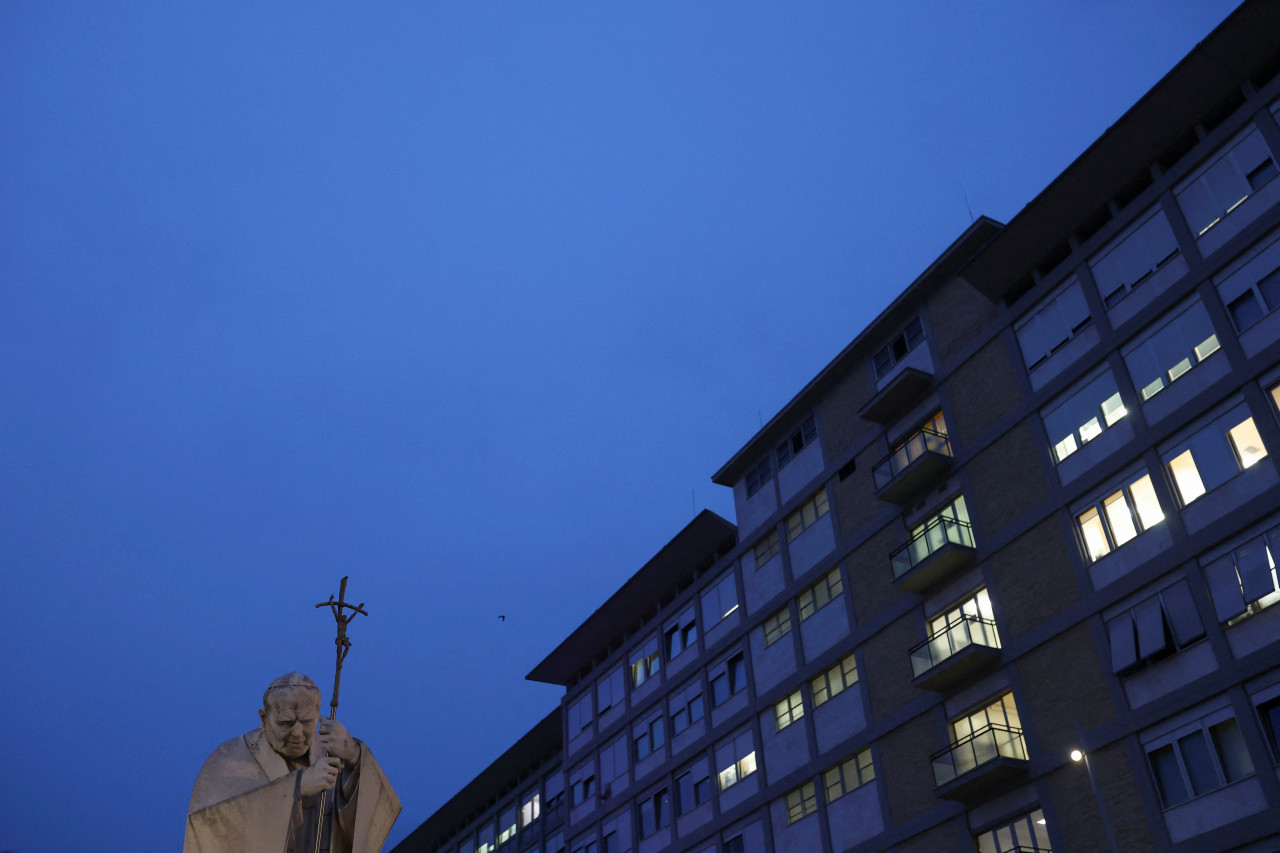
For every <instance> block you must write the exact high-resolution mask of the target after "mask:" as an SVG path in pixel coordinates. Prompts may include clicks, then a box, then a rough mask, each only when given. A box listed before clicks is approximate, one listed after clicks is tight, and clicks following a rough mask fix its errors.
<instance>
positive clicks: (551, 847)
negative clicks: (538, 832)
mask: <svg viewBox="0 0 1280 853" xmlns="http://www.w3.org/2000/svg"><path fill="white" fill-rule="evenodd" d="M547 853H564V832H556V834H555V835H553V836H551V838H549V839H547Z"/></svg>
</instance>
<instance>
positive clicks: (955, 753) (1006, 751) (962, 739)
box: [932, 693, 1027, 786]
mask: <svg viewBox="0 0 1280 853" xmlns="http://www.w3.org/2000/svg"><path fill="white" fill-rule="evenodd" d="M999 758H1012V759H1016V760H1019V761H1026V759H1027V747H1026V742H1025V741H1024V740H1023V738H1022V728H1021V723H1020V720H1019V717H1018V709H1017V707H1016V706H1015V704H1014V701H1013V694H1012V693H1006V694H1005V695H1003V696H1001V697H1000V698H999V699H996V700H995V701H994V702H992V703H991V704H990V705H988V706H987V707H985V708H982V709H980V710H977V711H974V712H972V713H970V714H966V715H964V716H963V717H959V718H958V719H955V720H952V721H951V746H950V747H948V748H947V749H945V750H943V751H941V752H938V753H935V754H934V755H933V756H932V761H933V778H934V782H935V783H936V784H938V785H939V786H941V785H945V784H947V783H948V782H950V781H952V780H953V779H957V778H959V777H961V776H963V775H964V774H966V773H969V772H971V771H973V770H976V769H977V768H979V767H981V766H983V765H984V764H987V763H988V762H991V761H995V760H997V759H999Z"/></svg>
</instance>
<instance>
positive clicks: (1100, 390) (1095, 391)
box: [1043, 370, 1128, 462]
mask: <svg viewBox="0 0 1280 853" xmlns="http://www.w3.org/2000/svg"><path fill="white" fill-rule="evenodd" d="M1126 414H1128V412H1127V411H1126V410H1125V407H1124V403H1123V402H1121V400H1120V391H1119V389H1118V388H1117V387H1116V380H1115V377H1113V376H1112V375H1111V371H1110V370H1104V371H1103V372H1102V373H1101V374H1100V375H1098V376H1096V377H1094V378H1093V379H1091V380H1089V381H1088V382H1086V383H1085V384H1084V385H1083V386H1081V387H1078V388H1076V389H1075V390H1073V391H1071V392H1069V394H1068V395H1067V396H1066V398H1065V399H1062V400H1061V401H1060V402H1058V403H1056V404H1055V405H1054V406H1053V407H1052V408H1049V409H1046V410H1045V412H1044V413H1043V420H1044V428H1045V432H1047V433H1048V434H1049V444H1050V445H1051V446H1052V447H1053V461H1054V462H1061V461H1062V460H1064V459H1066V458H1067V457H1068V456H1070V455H1071V454H1072V453H1075V452H1076V451H1077V450H1079V449H1080V447H1081V446H1083V445H1084V444H1086V443H1088V442H1090V441H1092V440H1093V439H1095V438H1097V437H1098V436H1099V435H1101V434H1102V431H1103V430H1105V429H1106V428H1107V427H1109V426H1112V425H1114V424H1115V423H1116V422H1117V421H1119V420H1120V419H1121V418H1123V417H1124V416H1125V415H1126Z"/></svg>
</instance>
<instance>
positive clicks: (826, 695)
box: [809, 652, 858, 708]
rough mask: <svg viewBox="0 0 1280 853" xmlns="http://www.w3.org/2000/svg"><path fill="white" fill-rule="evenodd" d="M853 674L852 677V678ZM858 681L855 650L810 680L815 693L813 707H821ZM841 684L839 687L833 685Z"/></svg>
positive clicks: (811, 688) (810, 688) (810, 687)
mask: <svg viewBox="0 0 1280 853" xmlns="http://www.w3.org/2000/svg"><path fill="white" fill-rule="evenodd" d="M850 675H852V678H850ZM857 683H858V661H857V658H856V656H855V654H854V652H850V653H849V654H847V655H845V656H844V657H843V658H841V659H840V660H839V661H837V662H836V664H835V665H834V666H830V667H827V669H825V670H823V671H822V672H820V673H818V674H817V675H815V676H814V677H813V678H812V679H810V680H809V690H810V692H811V693H812V695H813V707H814V708H819V707H821V706H823V705H825V704H826V703H827V702H830V701H831V700H832V699H834V698H836V697H837V696H839V695H840V694H841V693H843V692H844V691H846V690H848V689H849V688H850V687H853V685H855V684H857ZM836 684H839V685H840V686H839V687H834V686H833V685H836Z"/></svg>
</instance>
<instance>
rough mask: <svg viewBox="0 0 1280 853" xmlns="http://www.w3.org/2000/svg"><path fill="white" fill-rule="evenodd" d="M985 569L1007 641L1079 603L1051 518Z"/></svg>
mask: <svg viewBox="0 0 1280 853" xmlns="http://www.w3.org/2000/svg"><path fill="white" fill-rule="evenodd" d="M989 565H990V568H991V575H992V579H993V580H994V581H995V583H994V589H992V591H991V595H992V598H993V600H994V602H995V604H996V612H997V615H998V616H999V617H1000V619H1001V621H1000V630H1001V631H1003V632H1004V633H1005V634H1006V635H1007V636H1008V637H1009V638H1010V639H1012V638H1014V637H1018V636H1021V635H1022V634H1023V633H1025V632H1026V631H1027V630H1028V629H1030V628H1032V627H1034V626H1036V625H1039V624H1040V623H1041V622H1043V621H1044V620H1045V619H1048V618H1049V617H1050V616H1053V615H1054V614H1055V613H1059V612H1061V611H1062V610H1065V609H1066V608H1067V607H1070V606H1071V605H1073V604H1075V603H1076V602H1077V601H1079V600H1080V589H1079V587H1078V586H1077V584H1076V579H1075V575H1074V574H1073V573H1072V571H1071V561H1070V559H1069V558H1068V556H1067V549H1066V544H1065V543H1064V542H1063V541H1062V534H1061V532H1060V531H1059V529H1058V522H1057V521H1056V520H1055V519H1054V518H1052V517H1050V518H1046V519H1045V520H1044V521H1042V522H1040V523H1039V524H1037V525H1036V526H1035V527H1033V528H1031V529H1030V530H1028V531H1027V532H1026V533H1024V534H1022V536H1020V537H1018V538H1017V539H1015V540H1013V542H1011V543H1010V544H1009V545H1008V546H1006V547H1005V548H1002V549H1000V550H999V551H997V552H996V553H995V554H994V555H992V557H991V560H990V564H989ZM1090 653H1091V654H1092V648H1091V649H1090Z"/></svg>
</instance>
